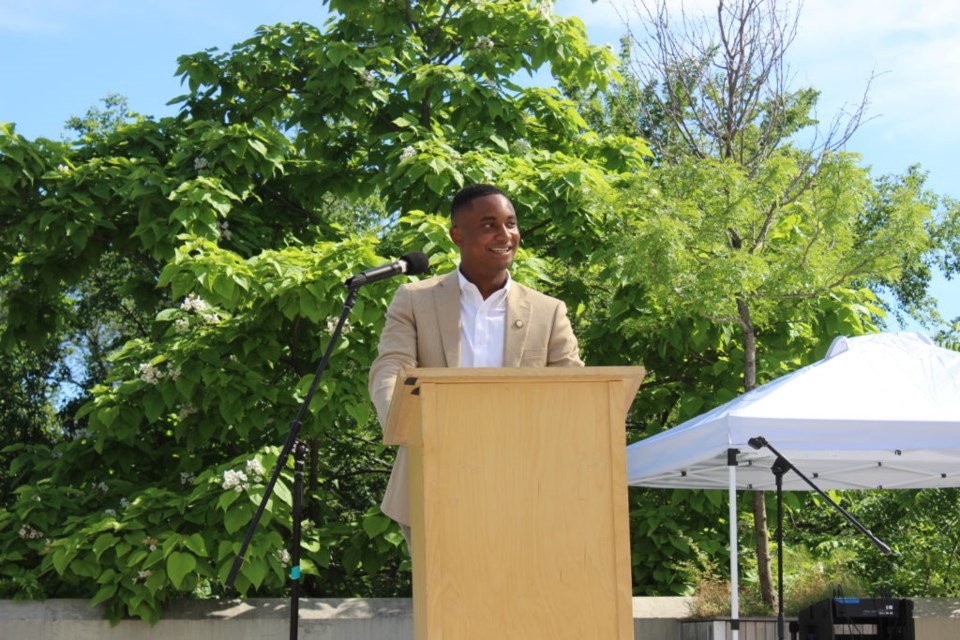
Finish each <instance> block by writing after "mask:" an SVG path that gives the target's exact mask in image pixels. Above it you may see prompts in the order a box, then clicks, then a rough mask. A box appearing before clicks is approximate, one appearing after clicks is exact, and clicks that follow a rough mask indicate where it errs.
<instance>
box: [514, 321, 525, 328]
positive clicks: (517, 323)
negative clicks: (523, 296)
mask: <svg viewBox="0 0 960 640" xmlns="http://www.w3.org/2000/svg"><path fill="white" fill-rule="evenodd" d="M513 324H514V326H515V327H516V328H517V329H520V328H522V327H523V320H517V321H516V322H514V323H513Z"/></svg>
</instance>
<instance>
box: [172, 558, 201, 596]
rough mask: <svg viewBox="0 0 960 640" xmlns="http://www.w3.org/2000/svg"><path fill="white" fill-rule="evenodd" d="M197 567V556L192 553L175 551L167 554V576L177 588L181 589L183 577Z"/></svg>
mask: <svg viewBox="0 0 960 640" xmlns="http://www.w3.org/2000/svg"><path fill="white" fill-rule="evenodd" d="M196 568H197V558H196V556H194V555H193V554H192V553H183V552H179V551H174V552H173V553H171V554H170V555H169V556H167V576H168V577H169V578H170V582H171V583H172V584H173V586H174V588H176V589H180V587H181V585H182V584H183V579H184V578H185V577H186V576H187V574H189V573H190V572H192V571H193V570H194V569H196Z"/></svg>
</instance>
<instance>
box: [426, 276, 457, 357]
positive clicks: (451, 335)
mask: <svg viewBox="0 0 960 640" xmlns="http://www.w3.org/2000/svg"><path fill="white" fill-rule="evenodd" d="M433 301H434V305H435V308H436V312H437V324H439V325H440V344H441V346H442V347H443V355H444V357H445V358H446V360H447V361H446V364H445V365H444V366H447V367H459V366H460V280H459V276H458V275H457V272H456V271H452V272H451V273H449V274H448V275H446V276H444V278H443V280H442V281H441V282H440V286H438V287H437V288H436V289H434V293H433Z"/></svg>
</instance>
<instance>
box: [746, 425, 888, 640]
mask: <svg viewBox="0 0 960 640" xmlns="http://www.w3.org/2000/svg"><path fill="white" fill-rule="evenodd" d="M747 444H749V445H750V446H751V447H753V448H754V449H760V448H762V447H766V448H767V449H769V450H770V451H771V452H772V453H773V454H774V455H775V456H777V459H776V460H774V462H773V466H772V467H770V470H771V471H773V475H774V476H775V477H776V482H777V639H778V640H784V616H783V475H784V474H785V473H786V472H787V471H790V470H791V469H792V470H793V472H794V473H796V474H797V475H798V476H800V478H801V479H802V480H803V481H804V482H806V483H807V484H808V485H810V487H811V488H812V489H813V490H814V491H816V492H817V493H818V494H820V496H821V497H823V498H825V499H826V500H827V502H829V503H830V504H831V505H833V508H834V509H836V510H837V511H839V512H840V513H841V514H843V516H844V517H845V518H846V519H847V520H848V521H849V522H850V523H851V524H852V525H853V526H854V527H856V528H857V529H858V530H859V531H860V532H861V533H863V534H864V535H865V536H867V538H868V539H869V540H870V542H872V543H873V544H874V545H876V547H877V548H878V549H880V551H881V553H883V554H884V555H890V554H891V553H893V551H891V549H890V547H888V546H887V545H886V544H884V543H883V542H882V541H881V540H880V539H879V538H877V536H875V535H873V532H871V531H870V530H869V529H867V528H866V527H864V526H863V525H862V524H860V522H859V521H858V520H857V519H856V518H854V517H853V515H851V514H850V513H849V512H848V511H847V510H846V509H844V508H843V507H841V506H840V505H839V504H837V503H836V501H835V500H834V499H833V498H831V497H830V496H828V495H827V494H826V493H824V491H823V490H822V489H821V488H820V487H818V486H817V485H815V484H814V483H813V481H812V480H810V479H809V478H808V477H807V476H805V475H803V473H802V472H801V471H800V470H799V469H797V468H796V467H795V466H794V465H793V463H792V462H790V461H789V460H787V459H786V458H785V457H784V456H783V454H781V453H780V452H779V451H777V450H776V449H775V448H774V447H773V445H771V444H770V443H769V442H767V439H766V438H764V437H763V436H757V437H755V438H750V439H749V440H747Z"/></svg>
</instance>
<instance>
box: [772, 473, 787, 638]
mask: <svg viewBox="0 0 960 640" xmlns="http://www.w3.org/2000/svg"><path fill="white" fill-rule="evenodd" d="M789 469H790V467H789V466H788V464H787V462H786V460H784V459H783V458H781V457H779V456H778V457H777V459H776V460H775V461H774V463H773V467H772V470H773V475H774V476H776V479H777V640H784V635H783V633H784V615H783V474H785V473H786V472H787V471H788V470H789Z"/></svg>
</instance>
